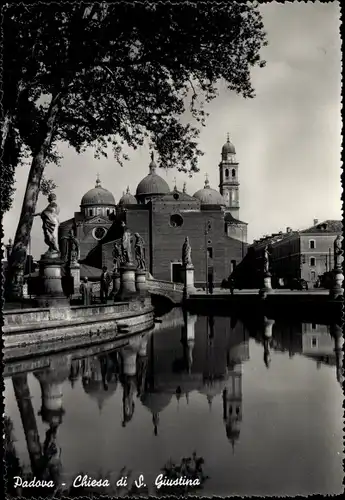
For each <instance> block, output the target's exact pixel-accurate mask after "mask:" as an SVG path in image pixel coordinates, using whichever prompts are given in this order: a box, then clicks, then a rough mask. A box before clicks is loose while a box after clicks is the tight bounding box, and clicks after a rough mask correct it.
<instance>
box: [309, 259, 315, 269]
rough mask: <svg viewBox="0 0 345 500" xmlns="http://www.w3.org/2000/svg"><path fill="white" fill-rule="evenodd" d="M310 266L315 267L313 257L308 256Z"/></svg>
mask: <svg viewBox="0 0 345 500" xmlns="http://www.w3.org/2000/svg"><path fill="white" fill-rule="evenodd" d="M310 267H315V257H310Z"/></svg>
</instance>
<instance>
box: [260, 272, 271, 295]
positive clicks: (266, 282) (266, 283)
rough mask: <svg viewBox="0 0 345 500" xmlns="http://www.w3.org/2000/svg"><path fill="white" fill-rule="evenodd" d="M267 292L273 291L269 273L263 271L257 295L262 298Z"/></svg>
mask: <svg viewBox="0 0 345 500" xmlns="http://www.w3.org/2000/svg"><path fill="white" fill-rule="evenodd" d="M269 293H273V288H272V283H271V273H265V274H264V284H263V287H262V288H261V289H260V291H259V296H260V297H261V298H263V299H264V298H265V297H266V296H267V294H269Z"/></svg>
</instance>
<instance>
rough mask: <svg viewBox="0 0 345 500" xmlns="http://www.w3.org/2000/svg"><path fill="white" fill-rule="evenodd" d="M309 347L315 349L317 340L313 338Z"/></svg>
mask: <svg viewBox="0 0 345 500" xmlns="http://www.w3.org/2000/svg"><path fill="white" fill-rule="evenodd" d="M311 345H312V347H316V346H317V338H316V337H313V338H312V339H311Z"/></svg>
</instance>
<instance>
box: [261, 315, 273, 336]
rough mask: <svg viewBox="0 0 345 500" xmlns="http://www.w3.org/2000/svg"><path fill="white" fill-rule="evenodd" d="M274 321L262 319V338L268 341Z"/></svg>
mask: <svg viewBox="0 0 345 500" xmlns="http://www.w3.org/2000/svg"><path fill="white" fill-rule="evenodd" d="M274 323H275V321H274V319H269V318H267V317H266V316H265V317H264V332H263V333H264V338H265V339H270V338H272V328H273V325H274Z"/></svg>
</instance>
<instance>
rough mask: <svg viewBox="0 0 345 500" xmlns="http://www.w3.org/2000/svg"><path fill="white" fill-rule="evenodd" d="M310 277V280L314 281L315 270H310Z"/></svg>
mask: <svg viewBox="0 0 345 500" xmlns="http://www.w3.org/2000/svg"><path fill="white" fill-rule="evenodd" d="M310 277H311V280H312V281H315V278H316V274H315V271H312V272H311V273H310Z"/></svg>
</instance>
